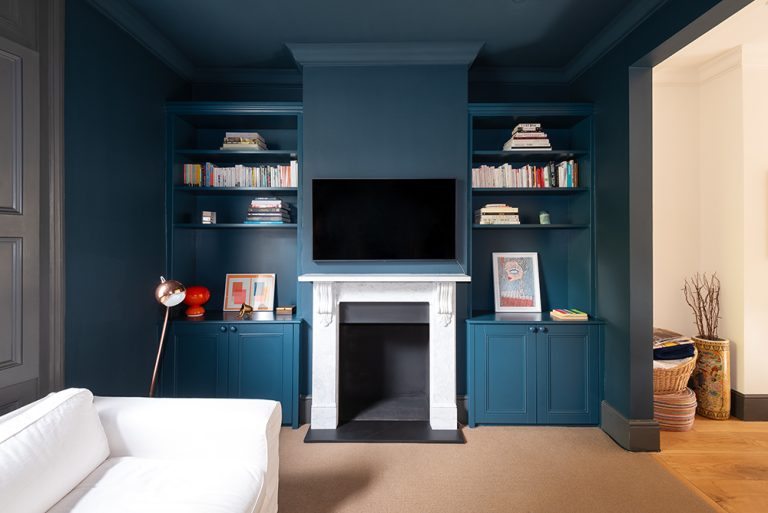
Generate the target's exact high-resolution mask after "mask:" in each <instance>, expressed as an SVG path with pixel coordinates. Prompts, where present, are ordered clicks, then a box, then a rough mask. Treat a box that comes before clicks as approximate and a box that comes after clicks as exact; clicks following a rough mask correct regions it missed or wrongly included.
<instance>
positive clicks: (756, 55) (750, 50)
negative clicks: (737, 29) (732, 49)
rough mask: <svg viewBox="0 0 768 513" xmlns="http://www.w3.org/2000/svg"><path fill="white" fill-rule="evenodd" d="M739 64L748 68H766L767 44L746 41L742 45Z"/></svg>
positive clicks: (767, 64)
mask: <svg viewBox="0 0 768 513" xmlns="http://www.w3.org/2000/svg"><path fill="white" fill-rule="evenodd" d="M741 65H742V66H743V67H744V68H748V69H764V68H768V44H765V43H748V44H745V45H742V47H741Z"/></svg>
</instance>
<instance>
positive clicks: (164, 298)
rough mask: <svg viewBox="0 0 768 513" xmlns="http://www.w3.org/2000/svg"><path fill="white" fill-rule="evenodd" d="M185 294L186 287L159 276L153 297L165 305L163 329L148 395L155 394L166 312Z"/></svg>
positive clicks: (166, 320) (182, 298) (166, 325)
mask: <svg viewBox="0 0 768 513" xmlns="http://www.w3.org/2000/svg"><path fill="white" fill-rule="evenodd" d="M185 296H186V289H185V288H184V285H182V284H181V283H179V282H178V281H176V280H166V279H165V278H164V277H162V276H160V284H159V285H158V286H157V288H156V289H155V299H157V301H158V303H160V304H161V305H163V306H164V307H165V320H163V331H162V332H161V333H160V343H159V344H158V346H157V358H155V369H154V370H153V371H152V383H151V384H150V385H149V397H153V396H154V395H155V383H156V381H157V370H158V368H159V367H160V357H161V356H162V354H163V342H165V330H166V328H167V327H168V314H169V313H170V311H171V308H172V307H174V306H176V305H178V304H179V303H181V302H182V301H184V297H185Z"/></svg>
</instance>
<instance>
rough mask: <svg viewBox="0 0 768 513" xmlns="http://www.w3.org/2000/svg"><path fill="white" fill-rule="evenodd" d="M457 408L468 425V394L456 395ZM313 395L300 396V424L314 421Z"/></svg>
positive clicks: (461, 419)
mask: <svg viewBox="0 0 768 513" xmlns="http://www.w3.org/2000/svg"><path fill="white" fill-rule="evenodd" d="M456 409H457V412H456V413H457V415H458V419H459V424H462V425H464V426H466V425H467V418H468V415H467V396H466V395H457V396H456ZM311 412H312V396H311V395H302V396H300V397H299V424H309V423H310V422H311V421H312V413H311Z"/></svg>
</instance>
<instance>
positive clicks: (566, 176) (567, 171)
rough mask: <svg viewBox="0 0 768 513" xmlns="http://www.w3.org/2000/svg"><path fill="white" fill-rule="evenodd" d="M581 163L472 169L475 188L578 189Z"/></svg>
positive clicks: (569, 161)
mask: <svg viewBox="0 0 768 513" xmlns="http://www.w3.org/2000/svg"><path fill="white" fill-rule="evenodd" d="M578 186H579V163H578V162H576V161H575V160H566V161H563V162H560V163H558V164H555V163H554V162H550V163H548V164H547V165H545V166H534V165H532V164H526V165H524V166H523V167H519V168H515V167H512V165H511V164H502V165H501V166H487V165H482V166H480V167H475V168H472V187H474V188H532V189H542V188H548V187H578Z"/></svg>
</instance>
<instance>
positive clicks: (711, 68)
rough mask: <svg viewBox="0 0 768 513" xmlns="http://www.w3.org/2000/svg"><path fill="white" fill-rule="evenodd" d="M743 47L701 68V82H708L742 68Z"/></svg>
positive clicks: (714, 59)
mask: <svg viewBox="0 0 768 513" xmlns="http://www.w3.org/2000/svg"><path fill="white" fill-rule="evenodd" d="M741 58H742V52H741V46H737V47H735V48H731V49H730V50H727V51H725V52H723V53H721V54H720V55H718V56H717V57H714V58H712V59H710V60H708V61H707V62H705V63H703V64H702V65H701V66H699V82H706V81H707V80H712V79H713V78H715V77H717V76H719V75H722V74H723V73H725V72H726V71H730V70H732V69H734V68H737V67H739V66H741Z"/></svg>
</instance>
